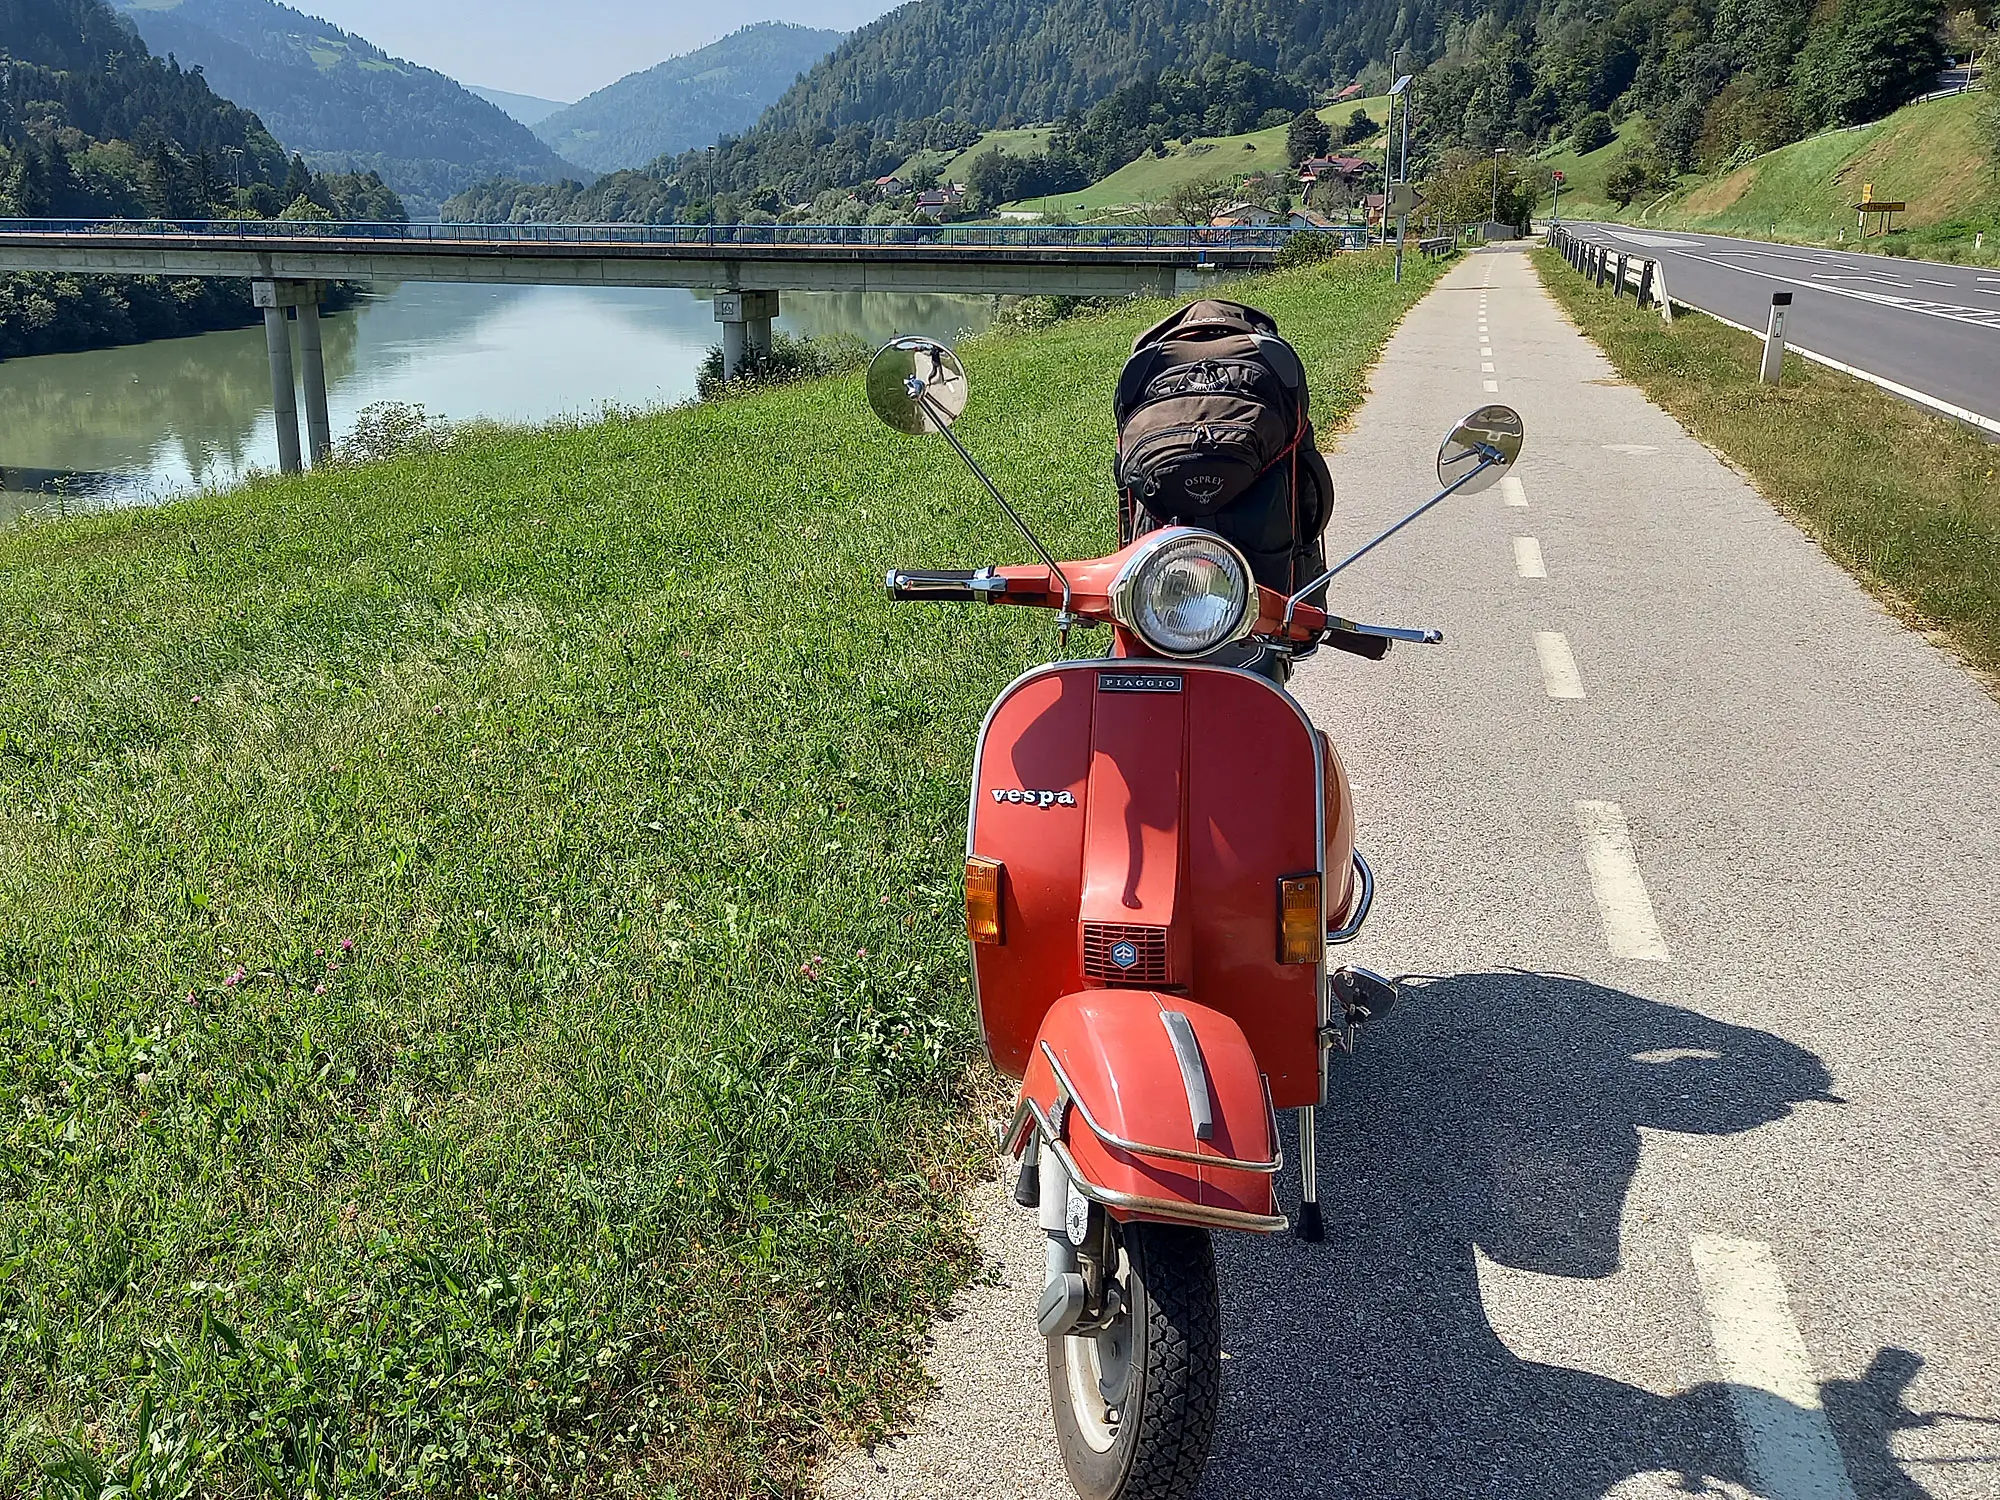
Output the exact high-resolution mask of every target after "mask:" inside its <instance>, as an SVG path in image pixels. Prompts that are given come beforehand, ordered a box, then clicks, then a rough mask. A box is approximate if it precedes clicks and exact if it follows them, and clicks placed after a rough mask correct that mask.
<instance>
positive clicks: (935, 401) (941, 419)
mask: <svg viewBox="0 0 2000 1500" xmlns="http://www.w3.org/2000/svg"><path fill="white" fill-rule="evenodd" d="M970 394H971V388H970V387H969V386H967V384H966V381H965V367H964V366H963V365H961V364H960V363H959V362H958V356H957V355H956V354H953V353H952V352H951V350H950V349H948V348H946V347H945V346H944V345H943V344H940V343H939V342H938V341H937V340H936V339H927V338H919V337H915V336H910V337H905V338H897V339H891V340H889V342H888V343H886V344H884V345H883V346H882V347H881V348H880V349H878V350H876V351H875V357H874V358H873V359H872V360H870V361H869V362H868V404H869V405H870V406H872V407H874V408H875V415H876V416H878V417H880V418H881V419H882V420H883V421H884V422H885V423H887V424H888V425H889V426H891V427H893V428H895V429H896V431H898V432H908V433H915V434H919V435H921V434H923V433H929V432H942V431H943V430H944V429H945V428H947V427H949V426H951V424H952V423H954V422H956V421H957V420H958V419H959V417H960V416H961V415H962V414H963V413H964V411H965V403H966V399H967V397H968V396H970Z"/></svg>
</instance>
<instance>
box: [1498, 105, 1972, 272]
mask: <svg viewBox="0 0 2000 1500" xmlns="http://www.w3.org/2000/svg"><path fill="white" fill-rule="evenodd" d="M1985 97H1986V96H1984V95H1982V94H1958V95H1954V96H1952V97H1950V98H1946V99H1932V100H1929V101H1928V102H1926V103H1922V104H1909V105H1905V106H1904V107H1903V108H1902V109H1899V110H1897V111H1896V112H1895V113H1894V114H1892V115H1889V116H1888V117H1887V118H1885V119H1882V120H1878V121H1876V122H1875V123H1873V124H1871V125H1866V126H1863V127H1862V128H1861V129H1859V130H1835V131H1829V132H1828V133H1826V134H1824V135H1817V136H1813V137H1812V138H1811V139H1809V140H1803V141H1794V142H1793V143H1792V144H1791V145H1789V146H1783V147H1780V148H1779V149H1778V150H1776V151H1770V152H1766V153H1765V154H1764V155H1763V156H1760V157H1758V158H1757V159H1756V160H1754V161H1752V162H1749V163H1747V164H1745V165H1744V166H1741V167H1738V168H1737V169H1735V170H1734V171H1731V172H1723V173H1718V174H1715V175H1713V176H1710V177H1690V178H1685V179H1683V180H1682V182H1681V184H1680V185H1679V186H1678V187H1677V188H1676V189H1675V190H1674V192H1673V193H1671V194H1669V195H1667V196H1665V197H1664V199H1662V198H1661V196H1660V195H1657V194H1648V195H1646V196H1645V197H1643V198H1640V199H1638V200H1635V201H1634V202H1633V203H1632V204H1631V205H1630V206H1629V207H1627V208H1624V209H1620V208H1618V207H1617V205H1615V204H1613V203H1612V202H1611V201H1610V200H1609V199H1608V198H1607V197H1606V196H1605V193H1604V179H1605V177H1606V175H1607V174H1608V173H1609V171H1610V168H1611V167H1612V166H1613V165H1614V164H1615V162H1616V159H1617V158H1618V157H1619V156H1620V155H1621V154H1622V153H1621V148H1620V145H1619V144H1618V143H1613V144H1612V145H1609V146H1606V147H1604V148H1603V149H1601V150H1598V151H1593V152H1591V153H1590V154H1589V155H1587V156H1581V157H1579V156H1577V155H1576V154H1575V153H1574V152H1557V153H1553V154H1549V155H1545V156H1542V157H1539V158H1537V161H1538V163H1539V164H1541V165H1545V166H1550V167H1556V168H1559V169H1560V170H1562V171H1563V172H1564V173H1565V174H1566V175H1567V177H1568V181H1566V182H1565V183H1564V185H1563V195H1562V211H1563V216H1564V217H1565V218H1577V219H1582V218H1591V219H1622V220H1625V221H1627V222H1633V223H1636V222H1639V221H1642V220H1643V221H1644V222H1645V223H1647V224H1652V225H1660V226H1663V227H1668V228H1679V229H1704V230H1712V231H1714V232H1716V233H1720V234H1742V235H1751V236H1754V237H1756V238H1758V239H1771V240H1783V241H1789V242H1792V243H1798V244H1829V245H1844V246H1845V247H1846V248H1848V249H1851V250H1878V251H1883V252H1886V253H1889V254H1905V255H1919V256H1924V257H1928V258H1931V259H1944V260H1967V261H1981V262H1984V263H1987V264H2000V172H1996V169H1995V167H1994V165H1993V163H1992V161H1991V159H1990V158H1989V157H1988V156H1987V155H1986V153H1985V151H1984V149H1983V147H1982V146H1981V144H1980V142H1979V140H1978V138H1977V136H1976V135H1975V133H1974V130H1973V120H1974V116H1975V114H1976V113H1977V111H1978V110H1979V107H1980V104H1981V101H1982V100H1983V99H1984V98H1985ZM1638 128H1639V121H1638V119H1637V117H1636V116H1635V117H1633V118H1632V119H1628V120H1627V121H1626V122H1625V124H1624V126H1623V127H1621V131H1620V136H1621V140H1622V139H1623V138H1624V137H1625V136H1628V135H1630V134H1632V133H1633V132H1635V131H1636V130H1637V129H1638ZM1871 183H1872V184H1873V185H1874V189H1875V196H1876V197H1877V198H1880V199H1888V200H1891V201H1896V202H1906V203H1908V204H1909V205H1910V211H1909V212H1908V213H1907V214H1899V215H1898V216H1897V219H1896V222H1897V226H1898V232H1897V233H1895V234H1892V235H1888V236H1881V235H1871V236H1870V237H1869V238H1868V239H1867V240H1865V241H1863V240H1860V239H1859V238H1858V235H1859V232H1860V231H1859V226H1858V225H1857V224H1856V222H1855V213H1854V209H1853V205H1854V204H1855V203H1857V202H1859V201H1860V199H1861V195H1862V190H1863V188H1864V187H1865V186H1866V185H1868V184H1871ZM1548 206H1549V205H1548V202H1547V200H1544V201H1543V203H1542V205H1541V209H1540V211H1542V212H1546V211H1547V209H1548ZM1980 233H1984V235H1985V241H1986V242H1985V245H1984V246H1983V248H1980V249H1975V239H1974V237H1975V235H1977V234H1980Z"/></svg>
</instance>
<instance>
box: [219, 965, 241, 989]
mask: <svg viewBox="0 0 2000 1500" xmlns="http://www.w3.org/2000/svg"><path fill="white" fill-rule="evenodd" d="M246 972H247V971H246V970H245V969H244V968H243V966H242V965H241V964H238V965H237V966H236V972H235V973H234V974H231V975H230V976H229V977H228V978H227V979H225V980H223V981H222V987H223V988H224V989H225V990H233V989H235V988H236V986H237V985H239V984H241V983H242V982H243V979H244V975H245V973H246Z"/></svg>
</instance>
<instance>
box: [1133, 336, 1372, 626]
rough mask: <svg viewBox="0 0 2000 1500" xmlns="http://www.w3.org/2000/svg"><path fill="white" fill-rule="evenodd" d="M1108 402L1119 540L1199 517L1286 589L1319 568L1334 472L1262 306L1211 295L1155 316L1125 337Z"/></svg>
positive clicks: (1292, 353) (1290, 356)
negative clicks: (1126, 355) (1114, 434)
mask: <svg viewBox="0 0 2000 1500" xmlns="http://www.w3.org/2000/svg"><path fill="white" fill-rule="evenodd" d="M1112 410H1113V412H1114V414H1115V416H1116V417H1117V421H1118V456H1117V461H1116V470H1115V472H1116V475H1117V480H1118V489H1119V508H1118V512H1119V513H1118V520H1119V528H1118V529H1119V540H1120V542H1121V543H1124V542H1129V541H1131V540H1132V539H1133V538H1134V537H1137V536H1140V535H1143V534H1144V533H1146V532H1148V531H1156V530H1158V529H1160V528H1161V527H1163V526H1200V527H1204V528H1206V529H1207V530H1210V531H1213V532H1215V533H1217V534H1218V535H1220V536H1221V537H1223V538H1224V539H1225V540H1227V541H1229V542H1232V543H1234V544H1235V545H1236V547H1237V548H1238V549H1239V550H1240V551H1241V552H1242V553H1243V555H1244V557H1245V558H1247V559H1248V560H1249V563H1250V567H1251V571H1252V572H1253V573H1254V574H1255V575H1256V578H1257V581H1258V582H1259V583H1261V584H1263V585H1264V586H1265V587H1266V588H1271V589H1276V590H1278V591H1280V592H1282V593H1287V594H1289V593H1291V592H1292V591H1293V590H1295V589H1297V588H1298V587H1299V585H1301V584H1303V583H1306V582H1308V581H1310V580H1311V579H1313V578H1316V577H1317V576H1318V575H1319V574H1320V573H1322V572H1324V571H1325V570H1326V560H1325V553H1324V551H1323V550H1322V548H1321V545H1320V534H1321V533H1322V532H1323V531H1325V529H1326V523H1327V521H1328V519H1329V518H1330V517H1331V516H1332V514H1333V476H1332V475H1331V474H1330V473H1328V472H1327V467H1326V460H1325V459H1324V458H1323V457H1322V456H1321V454H1320V451H1319V446H1318V444H1317V443H1316V442H1315V441H1314V438H1313V429H1312V421H1311V418H1310V399H1309V396H1308V393H1307V391H1306V374H1305V366H1304V365H1303V364H1302V363H1301V362H1300V360H1299V356H1298V353H1297V351H1296V350H1294V349H1293V348H1292V346H1291V345H1290V344H1288V343H1286V342H1285V340H1284V339H1283V338H1281V337H1280V336H1279V334H1278V325H1277V323H1276V322H1275V321H1274V320H1273V319H1272V318H1271V316H1270V315H1269V314H1268V313H1265V312H1262V311H1260V310H1258V309H1257V308H1254V307H1250V306H1247V305H1245V304H1244V303H1241V302H1224V301H1219V300H1213V299H1210V300H1204V301H1200V302H1194V303H1190V304H1189V305H1188V306H1186V307H1184V308H1182V309H1181V310H1180V311H1179V312H1176V313H1174V314H1173V315H1172V316H1171V317H1168V318H1164V319H1162V320H1161V321H1160V322H1158V323H1156V324H1154V325H1153V326H1152V327H1151V328H1149V329H1147V330H1146V331H1145V332H1144V333H1142V334H1140V335H1139V337H1138V338H1137V339H1135V340H1134V341H1133V343H1132V357H1131V358H1130V359H1128V360H1127V361H1126V362H1125V369H1124V373H1123V374H1121V375H1120V376H1119V378H1118V390H1117V394H1116V395H1115V397H1114V398H1113V403H1112Z"/></svg>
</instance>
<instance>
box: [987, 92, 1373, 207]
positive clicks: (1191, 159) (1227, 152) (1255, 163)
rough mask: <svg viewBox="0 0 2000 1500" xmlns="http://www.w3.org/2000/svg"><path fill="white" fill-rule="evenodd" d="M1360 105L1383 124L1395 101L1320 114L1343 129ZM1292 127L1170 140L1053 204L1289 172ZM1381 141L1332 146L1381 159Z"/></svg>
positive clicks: (1115, 200)
mask: <svg viewBox="0 0 2000 1500" xmlns="http://www.w3.org/2000/svg"><path fill="white" fill-rule="evenodd" d="M1357 109H1365V110H1367V111H1368V115H1369V118H1370V119H1373V120H1375V121H1376V122H1377V123H1378V124H1380V123H1382V122H1384V121H1386V120H1387V119H1388V114H1389V101H1388V99H1387V98H1375V99H1350V100H1348V101H1347V102H1346V103H1344V104H1330V105H1328V106H1326V107H1325V108H1323V109H1321V110H1320V111H1319V116H1320V118H1321V119H1323V120H1325V121H1326V122H1327V124H1329V125H1331V126H1332V127H1333V128H1334V129H1335V130H1336V131H1338V130H1339V129H1340V128H1341V127H1342V126H1344V125H1345V124H1346V123H1347V120H1348V117H1349V116H1351V115H1352V114H1353V113H1354V111H1355V110H1357ZM1286 128H1287V127H1285V126H1283V125H1275V126H1273V127H1272V128H1271V129H1269V130H1252V131H1249V132H1246V133H1245V134H1242V135H1222V136H1200V137H1197V138H1196V139H1195V140H1193V141H1190V142H1189V143H1188V144H1187V145H1185V146H1183V145H1181V144H1180V143H1179V142H1178V141H1174V142H1169V143H1168V151H1167V154H1166V155H1165V156H1142V157H1140V158H1139V159H1138V160H1137V161H1133V162H1127V163H1126V164H1125V165H1124V166H1122V167H1120V168H1119V169H1118V170H1117V171H1115V172H1113V173H1111V174H1110V175H1109V176H1106V177H1100V178H1099V179H1098V180H1097V181H1096V182H1093V183H1091V184H1090V185H1089V186H1088V187H1086V188H1083V189H1081V190H1079V191H1077V192H1074V193H1061V194H1051V195H1050V196H1049V206H1050V208H1051V209H1052V210H1053V209H1054V208H1055V207H1056V206H1058V204H1060V206H1061V208H1062V211H1063V212H1064V213H1067V214H1069V215H1071V216H1072V217H1075V216H1077V215H1089V214H1102V213H1107V212H1110V211H1113V210H1117V209H1126V208H1136V207H1139V206H1141V205H1145V204H1152V203H1159V202H1162V201H1163V200H1164V199H1165V198H1166V196H1167V195H1168V194H1169V193H1171V192H1172V191H1173V190H1174V189H1175V188H1177V187H1180V186H1182V185H1183V184H1184V183H1189V182H1199V181H1201V180H1202V179H1203V178H1206V177H1217V176H1234V177H1241V176H1243V175H1245V174H1247V173H1251V172H1270V171H1275V172H1278V173H1281V174H1283V173H1286V172H1288V171H1289V165H1290V164H1289V163H1288V162H1287V160H1286V157H1285V131H1286ZM1381 142H1382V136H1381V133H1380V132H1379V131H1378V132H1377V133H1376V134H1375V136H1374V137H1373V138H1372V144H1364V145H1358V146H1337V147H1334V148H1332V149H1333V150H1335V151H1337V152H1340V153H1342V154H1344V155H1348V156H1366V157H1369V158H1371V159H1375V158H1379V157H1380V156H1381V154H1382V144H1381ZM1006 206H1007V207H1008V208H1017V209H1035V208H1040V207H1041V200H1040V199H1039V198H1037V199H1031V200H1025V201H1023V202H1021V203H1012V204H1008V205H1006Z"/></svg>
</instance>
